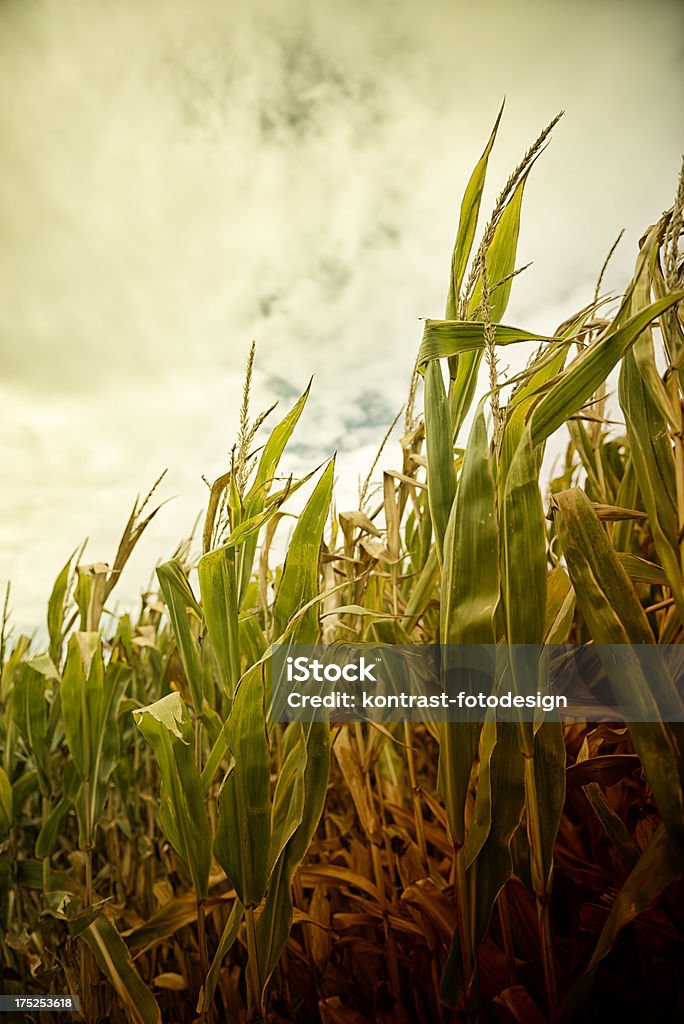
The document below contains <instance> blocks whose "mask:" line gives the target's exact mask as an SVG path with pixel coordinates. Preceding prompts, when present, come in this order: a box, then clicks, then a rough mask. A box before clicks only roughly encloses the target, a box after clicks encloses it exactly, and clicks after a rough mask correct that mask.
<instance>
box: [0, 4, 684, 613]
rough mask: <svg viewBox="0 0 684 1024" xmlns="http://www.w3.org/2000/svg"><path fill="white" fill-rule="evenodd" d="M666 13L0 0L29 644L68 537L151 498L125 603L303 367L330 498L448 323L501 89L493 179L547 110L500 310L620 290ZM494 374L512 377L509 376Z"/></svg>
mask: <svg viewBox="0 0 684 1024" xmlns="http://www.w3.org/2000/svg"><path fill="white" fill-rule="evenodd" d="M683 28H684V12H683V11H682V9H681V7H680V6H679V5H678V4H676V3H674V2H673V3H670V2H665V0H659V2H657V0H656V2H652V3H651V4H649V5H645V4H643V3H639V2H635V0H634V2H633V0H619V2H618V0H601V2H600V3H596V2H595V0H590V2H583V0H573V3H571V4H565V5H561V4H552V3H548V2H547V3H544V2H535V0H522V2H521V3H519V4H517V5H513V4H510V3H506V2H501V0H496V2H490V3H488V4H487V5H482V4H475V3H472V4H462V3H447V2H446V0H423V2H421V3H417V2H415V3H414V2H407V0H399V2H394V3H389V2H384V0H382V2H377V0H376V2H374V3H368V2H365V3H362V2H356V0H353V2H344V3H340V2H335V3H333V2H328V0H318V2H316V3H313V2H312V3H307V2H306V0H289V2H286V0H283V2H280V3H276V2H275V0H271V2H270V3H264V2H260V3H255V2H254V0H250V2H249V3H220V2H219V0H204V2H195V3H190V2H189V0H188V2H185V3H179V2H171V0H164V2H162V0H145V2H141V0H129V2H122V0H119V2H118V3H117V4H108V3H105V2H103V0H99V2H97V0H94V2H90V3H88V2H86V0H42V2H38V0H16V2H12V0H9V2H8V0H4V2H2V3H0V97H2V99H1V100H0V140H1V141H0V146H1V147H2V162H1V163H0V217H1V219H2V225H3V231H2V236H1V237H0V265H1V266H2V275H1V277H0V345H1V346H2V371H3V372H2V374H1V376H0V402H1V403H2V415H1V416H0V480H2V486H1V490H0V579H2V580H5V579H7V578H11V580H12V586H13V601H12V604H13V607H14V621H15V623H16V626H17V628H20V629H24V630H28V631H31V630H33V629H34V628H35V627H36V626H39V625H41V624H42V621H43V619H44V614H45V602H46V600H47V597H48V595H49V592H50V587H51V584H52V581H53V579H54V576H55V575H56V572H57V571H58V569H59V568H60V567H61V565H62V564H63V563H64V561H65V560H66V557H67V556H68V554H69V552H70V551H71V550H73V549H74V548H75V547H76V546H77V545H78V544H79V542H80V541H81V540H82V539H83V538H84V537H85V536H86V535H87V536H89V537H90V542H89V546H88V554H89V557H90V558H91V559H92V560H100V559H103V560H107V559H111V557H112V556H113V549H114V546H115V543H116V540H117V537H118V534H119V533H120V530H121V527H122V526H123V523H124V521H125V519H126V517H127V514H128V511H129V509H130V506H131V504H132V501H133V499H134V497H135V494H136V493H137V492H138V491H141V490H142V491H144V490H146V488H147V486H148V485H149V484H150V483H151V482H152V481H153V480H154V479H155V478H156V477H157V476H158V474H159V472H160V470H161V469H163V468H164V467H169V475H168V478H167V481H166V482H165V484H164V489H163V495H162V496H169V495H176V496H177V497H176V498H175V500H174V501H173V502H172V503H170V504H169V505H167V506H166V507H165V509H164V510H163V512H162V513H161V514H160V516H159V517H158V519H157V521H155V523H154V524H153V526H152V527H151V528H150V530H149V534H148V535H147V537H146V538H145V540H144V542H143V543H142V544H141V546H140V550H139V552H138V553H137V554H136V556H135V558H134V560H133V561H132V562H131V564H130V567H129V568H128V570H127V573H126V576H125V578H124V579H123V581H122V584H121V586H120V588H119V590H118V591H117V593H118V595H119V598H120V599H122V600H126V601H130V600H132V599H133V598H134V597H135V595H136V594H137V592H138V591H139V589H140V587H141V586H143V585H144V584H145V583H146V582H147V579H148V577H149V574H150V572H151V571H152V569H153V568H154V564H155V562H156V561H157V560H158V559H159V558H161V557H168V556H169V555H170V554H171V553H172V551H173V548H174V547H175V544H176V541H177V540H178V539H179V538H180V537H182V536H184V535H186V534H187V533H188V532H189V529H190V527H191V526H192V523H193V521H194V519H195V517H196V515H197V513H198V512H199V510H200V509H201V507H202V504H203V502H204V500H205V494H206V489H205V486H204V484H203V483H202V481H201V474H202V473H205V474H206V475H207V476H209V477H213V476H214V475H216V474H218V473H219V472H221V471H223V469H224V468H225V461H226V456H227V451H228V449H229V448H230V445H231V443H232V439H233V436H234V433H235V428H236V423H237V408H238V405H239V399H240V389H241V380H242V373H243V366H244V362H245V359H246V355H247V351H248V348H249V343H250V340H251V339H252V338H255V339H256V341H257V372H256V380H255V399H254V402H255V407H256V409H259V408H261V407H263V406H264V405H266V404H268V403H270V402H271V401H273V400H274V399H275V398H280V399H281V405H282V406H284V407H286V406H287V404H288V403H289V402H291V401H292V398H293V397H294V396H295V395H296V394H298V393H300V392H301V391H302V390H303V388H304V387H305V386H306V383H307V381H308V379H309V377H310V375H311V374H315V382H314V388H313V392H312V396H311V401H310V404H309V407H308V408H307V411H306V413H305V416H304V417H303V419H302V421H301V423H300V428H299V431H298V435H297V442H298V443H297V444H296V445H295V447H294V449H293V453H292V456H291V458H290V462H289V467H290V468H292V469H294V470H295V471H297V470H304V469H306V468H310V467H311V466H312V465H314V464H316V463H317V462H319V461H320V460H321V459H322V458H324V457H325V456H326V455H327V454H329V453H330V452H332V451H333V450H334V449H337V450H338V451H339V452H340V457H339V460H338V470H339V475H340V489H339V492H338V503H339V504H340V505H341V506H348V505H350V504H352V503H353V501H354V493H355V489H356V480H357V474H358V473H359V472H361V473H363V472H364V470H365V467H366V466H367V465H368V463H369V462H370V460H371V459H372V456H373V453H374V451H375V449H376V447H377V444H378V442H379V440H380V438H381V437H382V435H383V434H384V432H385V429H386V427H387V426H388V424H389V422H390V421H391V419H392V417H393V415H394V413H395V412H396V410H397V409H398V407H399V406H400V405H401V403H402V402H403V400H404V397H405V392H406V387H407V384H408V379H409V375H410V370H411V366H412V363H413V360H414V358H415V351H416V347H417V344H418V341H419V339H420V334H421V326H420V323H419V321H418V317H421V316H440V315H442V313H443V307H444V295H445V289H446V270H447V267H448V260H449V254H450V248H451V245H452V242H453V235H454V231H455V226H456V221H457V211H458V204H459V202H460V196H461V193H462V190H463V187H464V185H465V182H466V180H467V177H468V175H469V172H470V170H471V168H472V166H473V164H474V162H475V161H476V160H477V158H478V157H479V154H480V152H481V149H482V146H483V144H484V141H485V140H486V137H487V135H488V133H489V131H490V128H491V124H492V122H493V119H494V117H495V115H496V111H497V109H498V106H499V104H500V102H501V98H502V97H503V95H504V94H505V95H506V97H507V108H506V112H505V115H504V120H503V122H502V126H501V130H500V140H499V143H498V145H497V148H496V150H495V157H494V159H493V162H492V190H491V192H490V193H489V201H491V200H492V199H493V198H494V194H495V191H496V188H497V186H500V185H501V184H502V183H503V181H504V180H505V179H506V177H507V175H508V173H509V171H510V170H511V169H512V167H513V166H514V165H515V163H516V162H517V160H518V158H519V157H520V155H521V154H522V152H523V151H524V150H525V149H526V147H527V145H528V144H529V143H530V142H531V141H532V140H533V138H534V137H535V136H536V134H537V132H538V131H539V129H541V128H542V127H543V125H544V124H545V123H546V122H548V121H549V120H550V119H551V118H552V117H553V115H554V114H555V113H556V112H557V110H558V109H560V108H565V109H566V111H567V114H566V117H565V118H564V119H563V121H562V122H561V123H560V125H559V126H558V127H557V129H556V131H555V133H554V138H553V141H552V143H551V146H550V147H549V149H548V151H547V152H546V153H545V154H544V155H543V157H542V159H541V160H540V161H539V163H538V165H537V166H536V168H535V170H534V172H533V175H532V177H531V179H530V183H529V185H528V189H527V194H526V198H525V203H524V208H523V228H522V233H521V244H520V263H524V262H527V261H528V260H534V266H533V267H531V268H530V269H529V270H528V271H526V273H525V274H524V275H523V276H522V277H521V278H520V279H518V280H517V281H516V282H515V285H514V289H513V295H512V300H511V304H510V307H509V312H508V314H507V320H508V322H510V323H515V324H519V325H522V326H526V327H530V328H532V329H535V330H545V331H547V330H549V329H553V328H554V327H555V326H556V324H557V323H558V322H560V321H561V320H562V319H563V318H564V317H565V316H567V315H568V314H570V313H572V312H573V311H574V310H575V309H576V308H578V307H579V306H580V305H582V304H584V303H585V302H586V301H587V300H588V299H589V298H590V297H591V295H592V294H593V288H594V282H595V279H596V275H597V273H598V270H599V268H600V266H601V263H602V261H603V258H604V256H605V253H606V251H607V250H608V248H609V247H610V245H611V243H612V241H613V240H614V238H615V236H616V235H617V233H618V231H619V230H620V229H621V228H623V227H624V228H625V229H626V233H625V238H624V240H623V242H622V244H621V246H620V248H619V250H618V252H617V254H616V257H615V259H614V262H613V264H612V266H611V268H610V271H609V274H608V278H607V282H606V284H607V287H608V288H612V289H615V290H617V289H619V288H620V286H621V285H622V284H624V282H625V281H626V280H627V278H628V276H629V273H630V267H631V265H632V263H633V260H634V256H635V252H636V245H637V241H638V238H639V236H640V234H641V233H642V232H643V230H644V229H645V228H646V227H647V226H648V225H649V224H650V223H652V222H653V221H654V219H656V218H657V217H658V216H659V214H660V213H661V212H662V210H663V209H664V208H665V207H667V206H669V205H670V202H671V196H672V194H673V192H674V188H675V182H676V175H677V171H678V166H679V160H680V154H681V144H682V138H681V96H682V94H683V89H684V61H683V54H682V48H683V42H684V32H683ZM507 357H508V356H507Z"/></svg>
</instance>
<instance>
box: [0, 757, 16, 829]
mask: <svg viewBox="0 0 684 1024" xmlns="http://www.w3.org/2000/svg"><path fill="white" fill-rule="evenodd" d="M13 819H14V800H13V794H12V784H11V782H10V780H9V778H8V776H7V772H6V771H5V769H4V768H0V839H1V840H4V839H5V838H6V837H7V835H8V834H9V830H10V828H11V827H12V821H13Z"/></svg>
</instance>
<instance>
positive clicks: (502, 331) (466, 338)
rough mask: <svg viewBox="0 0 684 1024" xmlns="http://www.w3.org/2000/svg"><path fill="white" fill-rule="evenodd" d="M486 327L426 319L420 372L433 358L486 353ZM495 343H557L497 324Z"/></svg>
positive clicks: (476, 324)
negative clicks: (467, 353)
mask: <svg viewBox="0 0 684 1024" xmlns="http://www.w3.org/2000/svg"><path fill="white" fill-rule="evenodd" d="M484 328H485V325H484V323H483V322H482V321H481V320H426V321H425V327H424V329H423V340H422V341H421V344H420V348H419V350H418V369H419V370H420V372H421V373H423V374H424V373H425V370H426V367H427V364H428V363H429V362H431V361H432V360H433V359H444V358H446V357H448V356H456V355H457V356H460V355H462V354H463V353H465V352H480V353H482V352H484V349H485V335H484ZM495 338H496V344H497V345H515V344H517V343H519V342H522V341H540V342H541V341H548V342H553V341H556V342H557V341H558V339H557V338H552V337H549V336H548V335H544V334H535V333H534V332H533V331H525V330H523V329H522V328H520V327H508V326H506V324H497V325H496V335H495Z"/></svg>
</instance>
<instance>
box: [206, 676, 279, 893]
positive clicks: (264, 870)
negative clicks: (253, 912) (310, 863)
mask: <svg viewBox="0 0 684 1024" xmlns="http://www.w3.org/2000/svg"><path fill="white" fill-rule="evenodd" d="M262 672H263V666H262V665H256V666H254V667H253V668H251V669H250V670H249V671H248V672H247V674H246V675H245V676H244V677H243V678H242V680H241V681H240V685H239V686H238V688H237V691H236V694H235V700H234V702H233V709H232V711H231V713H230V717H229V718H228V721H227V722H226V724H225V726H224V734H225V739H226V748H227V751H228V754H229V756H230V757H231V758H232V764H231V768H230V769H229V771H228V773H227V775H226V777H225V779H224V782H223V785H222V786H221V791H220V794H219V823H218V830H217V833H216V839H215V842H214V853H215V856H216V859H217V861H218V862H219V864H220V865H221V867H222V868H223V870H224V871H225V872H226V875H227V876H228V878H229V879H230V881H231V883H232V885H233V886H234V888H235V891H236V893H237V895H238V899H239V900H240V902H241V903H242V904H243V906H245V907H255V906H257V905H258V904H259V903H260V902H261V900H262V899H263V897H264V893H265V891H266V884H267V882H268V867H269V850H270V843H271V823H270V799H269V797H270V777H271V763H270V756H269V748H268V737H267V735H266V720H265V712H264V681H263V675H262Z"/></svg>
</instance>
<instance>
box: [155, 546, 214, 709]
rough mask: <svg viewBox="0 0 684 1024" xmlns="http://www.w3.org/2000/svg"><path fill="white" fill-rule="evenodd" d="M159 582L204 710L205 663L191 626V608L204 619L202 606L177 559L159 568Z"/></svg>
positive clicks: (191, 682)
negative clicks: (189, 613)
mask: <svg viewBox="0 0 684 1024" xmlns="http://www.w3.org/2000/svg"><path fill="white" fill-rule="evenodd" d="M157 578H158V579H159V585H160V587H161V589H162V593H163V595H164V600H165V601H166V606H167V608H168V610H169V617H170V619H171V623H172V625H173V632H174V635H175V637H176V644H177V645H178V653H179V654H180V658H181V661H182V662H183V669H184V670H185V675H186V676H187V680H188V684H189V686H190V694H191V696H192V703H193V706H194V709H195V714H196V715H201V714H202V704H203V700H204V696H203V688H202V665H201V663H200V656H199V650H198V646H197V640H196V638H195V635H194V633H193V631H192V630H191V628H190V623H189V621H188V609H189V610H190V611H191V612H193V613H194V614H195V615H196V616H197V618H198V619H199V620H200V621H201V619H202V609H201V608H200V606H199V604H198V603H197V600H196V598H195V595H194V594H193V592H192V587H191V586H190V583H189V582H188V579H187V576H186V575H185V573H184V571H183V567H182V565H181V564H180V562H178V561H177V560H176V559H171V561H169V562H164V564H163V565H160V566H158V568H157Z"/></svg>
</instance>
